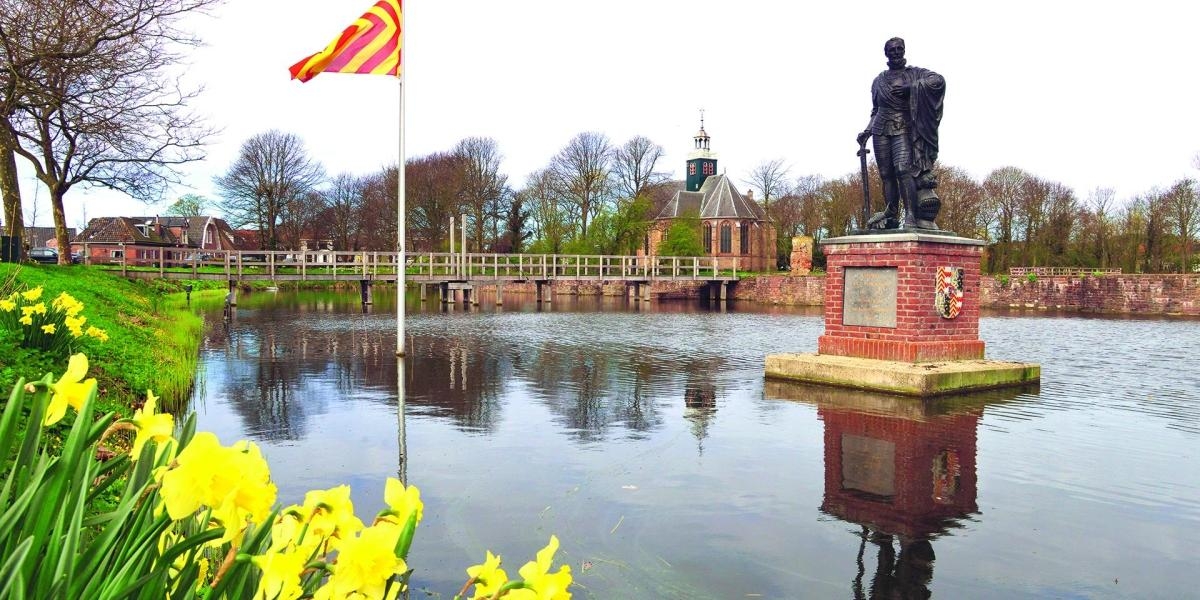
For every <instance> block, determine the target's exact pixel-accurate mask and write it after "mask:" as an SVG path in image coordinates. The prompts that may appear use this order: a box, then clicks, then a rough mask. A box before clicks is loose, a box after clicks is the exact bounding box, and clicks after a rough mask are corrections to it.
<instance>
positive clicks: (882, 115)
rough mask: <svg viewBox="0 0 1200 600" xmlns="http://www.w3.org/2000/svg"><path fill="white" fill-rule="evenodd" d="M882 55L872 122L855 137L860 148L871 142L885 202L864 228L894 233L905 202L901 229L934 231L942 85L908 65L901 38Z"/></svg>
mask: <svg viewBox="0 0 1200 600" xmlns="http://www.w3.org/2000/svg"><path fill="white" fill-rule="evenodd" d="M883 53H884V55H886V56H887V59H888V69H887V70H886V71H884V72H882V73H880V74H879V75H878V76H876V77H875V81H874V82H872V83H871V122H870V123H869V124H868V125H867V129H866V130H865V131H863V132H862V133H860V134H858V144H859V146H864V145H865V144H866V141H867V138H874V148H875V162H876V163H877V164H878V165H879V176H880V179H882V180H883V199H884V201H885V202H886V205H885V207H884V209H883V211H882V212H878V213H875V215H873V216H872V217H871V218H870V220H868V221H867V228H868V229H895V228H898V227H899V226H900V220H899V214H900V200H904V228H906V229H908V228H920V229H937V228H938V227H937V225H936V224H934V222H933V221H934V219H936V218H937V214H938V210H939V209H940V208H941V200H940V199H938V196H937V192H936V190H935V188H936V187H937V180H936V179H935V178H934V176H933V173H932V169H933V164H934V162H935V161H936V160H937V155H938V125H939V124H940V123H941V121H942V99H943V98H944V96H945V93H946V80H945V79H944V78H943V77H942V76H941V75H938V74H937V73H934V72H933V71H930V70H928V69H922V68H920V67H909V66H907V64H906V61H905V58H904V40H902V39H900V38H892V39H890V40H888V41H887V43H886V44H884V45H883Z"/></svg>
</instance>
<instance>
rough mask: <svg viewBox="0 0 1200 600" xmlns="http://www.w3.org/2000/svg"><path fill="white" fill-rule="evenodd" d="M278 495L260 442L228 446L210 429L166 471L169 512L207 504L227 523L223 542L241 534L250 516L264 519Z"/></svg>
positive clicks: (185, 512)
mask: <svg viewBox="0 0 1200 600" xmlns="http://www.w3.org/2000/svg"><path fill="white" fill-rule="evenodd" d="M276 494H277V490H276V488H275V484H273V483H271V474H270V469H269V468H268V467H267V462H266V461H265V460H263V457H262V453H261V452H260V451H259V449H258V446H256V445H255V444H252V443H249V442H240V443H238V444H234V445H233V446H232V447H225V446H222V445H221V442H220V441H219V440H218V439H217V436H215V435H213V434H212V433H210V432H207V431H202V432H200V433H197V434H196V435H195V436H194V437H193V438H192V441H191V443H189V444H188V445H187V447H186V448H184V449H183V450H182V451H181V452H180V453H179V456H178V457H177V458H176V459H175V466H174V467H173V468H171V469H169V470H168V471H166V472H165V473H164V474H163V475H162V499H163V505H164V507H165V508H166V510H167V514H168V515H169V516H170V517H171V518H172V519H174V520H176V521H178V520H180V519H183V518H185V517H187V516H189V515H191V514H192V513H195V512H196V511H197V510H199V509H200V507H201V506H207V507H209V508H211V509H212V512H213V519H214V520H216V521H219V522H220V523H221V524H222V525H223V526H224V527H225V537H224V538H223V540H225V541H230V540H232V539H234V538H235V537H236V536H237V535H239V534H240V533H241V531H242V529H244V526H245V524H246V522H247V521H253V522H256V523H257V522H262V520H263V519H265V518H266V516H267V514H268V513H270V511H271V506H272V505H273V504H275V496H276Z"/></svg>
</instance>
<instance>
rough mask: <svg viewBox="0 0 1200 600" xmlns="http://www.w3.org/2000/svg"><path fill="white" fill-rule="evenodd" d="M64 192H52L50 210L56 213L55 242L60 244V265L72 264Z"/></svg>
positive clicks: (54, 190) (57, 190) (58, 190)
mask: <svg viewBox="0 0 1200 600" xmlns="http://www.w3.org/2000/svg"><path fill="white" fill-rule="evenodd" d="M64 194H65V191H64V190H60V189H53V190H51V191H50V209H51V211H52V212H53V213H54V240H55V242H57V244H58V264H60V265H69V264H71V240H70V239H69V238H67V217H66V214H65V213H64V212H63V195H64Z"/></svg>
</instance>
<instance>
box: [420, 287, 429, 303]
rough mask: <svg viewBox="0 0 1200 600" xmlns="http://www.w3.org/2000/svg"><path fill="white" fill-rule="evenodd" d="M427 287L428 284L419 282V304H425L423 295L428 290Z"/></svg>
mask: <svg viewBox="0 0 1200 600" xmlns="http://www.w3.org/2000/svg"><path fill="white" fill-rule="evenodd" d="M427 287H428V286H427V285H426V284H424V283H422V284H421V304H425V295H426V294H427V293H428V292H429V290H428V289H426V288H427Z"/></svg>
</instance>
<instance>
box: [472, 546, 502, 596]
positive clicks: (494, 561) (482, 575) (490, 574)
mask: <svg viewBox="0 0 1200 600" xmlns="http://www.w3.org/2000/svg"><path fill="white" fill-rule="evenodd" d="M467 577H470V578H472V579H474V580H475V595H474V596H471V600H479V599H481V598H491V597H492V596H493V595H495V594H496V591H497V590H499V589H500V586H502V585H504V584H506V583H508V574H507V573H505V572H504V569H501V568H500V557H499V556H496V555H494V554H492V552H491V550H488V552H487V558H485V559H484V561H483V564H481V565H475V566H472V567H467Z"/></svg>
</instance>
